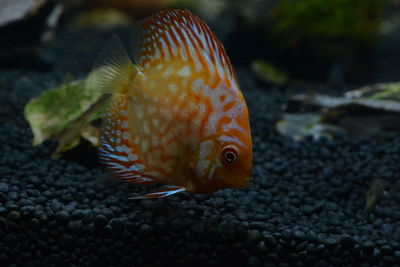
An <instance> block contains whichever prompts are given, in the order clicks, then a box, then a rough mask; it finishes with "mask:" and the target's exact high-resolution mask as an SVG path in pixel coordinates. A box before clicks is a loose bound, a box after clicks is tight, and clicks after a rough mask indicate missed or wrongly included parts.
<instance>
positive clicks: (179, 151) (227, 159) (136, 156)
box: [89, 10, 252, 198]
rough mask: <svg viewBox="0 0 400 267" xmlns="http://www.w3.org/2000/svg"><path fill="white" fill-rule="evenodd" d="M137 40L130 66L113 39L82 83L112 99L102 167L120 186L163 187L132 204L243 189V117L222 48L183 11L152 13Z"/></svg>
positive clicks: (247, 166)
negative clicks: (126, 183)
mask: <svg viewBox="0 0 400 267" xmlns="http://www.w3.org/2000/svg"><path fill="white" fill-rule="evenodd" d="M140 33H141V36H140V39H139V43H138V44H137V49H136V64H133V63H132V61H131V60H130V58H129V56H128V54H127V52H126V51H125V50H124V49H123V47H122V45H121V44H120V42H119V41H118V39H117V38H115V37H114V38H113V39H112V40H111V41H110V42H109V43H108V45H107V46H106V48H105V50H103V52H102V53H101V54H100V56H99V59H98V61H97V63H96V64H95V68H94V71H93V72H92V74H91V75H90V77H89V81H90V86H91V87H93V88H94V90H102V91H104V92H108V93H111V94H112V100H111V105H110V108H109V111H108V113H107V115H106V116H105V118H104V122H103V127H102V134H101V144H100V148H99V154H100V158H101V160H102V162H103V163H104V164H105V165H106V166H107V167H108V168H109V169H110V170H111V171H113V172H114V173H116V174H117V176H118V177H119V178H121V179H124V180H126V181H129V182H133V183H149V184H154V183H160V184H167V185H168V186H167V187H166V188H164V189H162V190H160V191H157V192H153V193H150V194H147V195H145V196H143V197H138V198H151V197H163V196H167V195H171V194H174V193H177V192H182V191H189V192H192V193H212V192H215V191H217V190H220V189H223V188H241V187H246V186H247V183H248V181H249V179H250V177H251V168H252V143H251V133H250V125H249V119H248V111H247V106H246V102H245V99H244V97H243V95H242V93H241V91H240V89H239V85H238V82H237V79H236V76H235V73H234V70H233V68H232V66H231V64H230V62H229V59H228V57H227V55H226V53H225V50H224V48H223V46H222V44H221V43H220V42H219V41H218V39H217V38H216V36H215V35H214V34H213V33H212V32H211V30H210V29H209V28H208V26H207V25H206V24H205V23H204V22H202V21H201V20H200V19H199V18H198V17H197V16H195V15H193V14H192V13H190V12H189V11H187V10H166V11H160V12H158V13H156V14H155V15H153V16H151V17H150V18H148V19H146V20H144V21H143V22H142V23H141V24H140Z"/></svg>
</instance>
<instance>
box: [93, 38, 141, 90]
mask: <svg viewBox="0 0 400 267" xmlns="http://www.w3.org/2000/svg"><path fill="white" fill-rule="evenodd" d="M136 74H137V67H136V66H134V65H133V63H132V61H131V59H130V58H129V55H128V53H127V52H126V50H125V48H124V46H123V45H122V43H121V41H120V39H119V38H118V36H117V35H113V36H112V37H111V39H110V40H109V41H108V42H107V43H106V45H105V46H104V48H103V50H102V52H101V53H100V54H99V56H98V57H97V60H96V61H95V63H94V65H93V68H92V71H91V72H90V74H89V76H88V79H87V86H88V87H89V88H90V89H91V90H94V91H96V92H101V93H110V94H112V93H126V91H127V90H128V89H129V88H131V86H132V84H133V81H134V79H135V76H136Z"/></svg>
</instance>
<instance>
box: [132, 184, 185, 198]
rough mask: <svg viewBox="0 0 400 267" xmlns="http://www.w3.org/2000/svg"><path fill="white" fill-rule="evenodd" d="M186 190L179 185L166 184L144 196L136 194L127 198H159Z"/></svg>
mask: <svg viewBox="0 0 400 267" xmlns="http://www.w3.org/2000/svg"><path fill="white" fill-rule="evenodd" d="M184 191H186V188H184V187H180V186H166V187H163V188H161V189H160V190H157V191H153V192H151V193H148V194H146V195H144V196H138V197H130V198H129V199H148V198H161V197H167V196H171V195H173V194H176V193H179V192H184Z"/></svg>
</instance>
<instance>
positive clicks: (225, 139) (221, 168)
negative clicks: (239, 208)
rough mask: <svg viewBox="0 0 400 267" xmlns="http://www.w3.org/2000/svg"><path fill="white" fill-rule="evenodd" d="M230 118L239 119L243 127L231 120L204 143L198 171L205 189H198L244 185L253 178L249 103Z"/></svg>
mask: <svg viewBox="0 0 400 267" xmlns="http://www.w3.org/2000/svg"><path fill="white" fill-rule="evenodd" d="M238 118H239V119H238ZM240 118H241V119H240ZM230 121H239V125H240V126H241V127H237V125H236V124H235V123H230V124H229V125H227V127H225V128H223V130H222V131H221V132H216V133H215V134H214V135H213V136H212V137H208V138H207V139H205V140H203V141H201V143H200V146H199V153H198V156H197V157H196V160H197V164H196V174H197V178H198V179H199V180H200V181H202V185H204V188H205V189H204V190H196V191H204V192H205V193H210V192H214V191H217V190H220V189H224V188H244V187H247V185H248V182H249V180H250V179H251V172H252V165H253V151H252V139H251V132H250V125H249V120H248V114H247V107H246V105H245V103H244V105H242V109H241V112H240V114H232V119H231V120H230Z"/></svg>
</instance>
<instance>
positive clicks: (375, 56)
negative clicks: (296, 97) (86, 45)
mask: <svg viewBox="0 0 400 267" xmlns="http://www.w3.org/2000/svg"><path fill="white" fill-rule="evenodd" d="M399 7H400V1H398V0H334V1H333V0H329V1H324V0H301V1H299V0H252V1H240V0H199V1H195V0H86V1H85V0H71V1H61V2H59V1H52V0H36V1H26V0H3V1H2V2H1V3H0V48H1V49H0V67H1V68H31V69H37V70H48V69H51V68H53V66H54V64H56V61H57V60H60V59H59V58H57V57H59V56H60V55H49V54H48V53H46V48H47V47H48V46H49V45H50V46H51V45H52V41H53V40H54V39H55V38H58V36H60V35H62V34H63V32H65V31H67V32H69V33H74V32H79V33H83V34H82V35H71V37H73V38H76V40H75V42H76V45H77V46H79V44H80V43H83V42H85V41H88V40H89V39H91V36H92V35H96V34H97V35H101V34H104V35H107V36H109V35H110V34H111V33H112V32H120V33H122V35H124V34H125V35H129V29H130V28H131V26H132V25H133V24H134V22H135V21H137V20H140V19H142V18H145V17H146V16H149V15H151V14H153V13H154V12H156V11H157V10H160V9H165V8H188V9H190V10H192V11H193V12H194V13H196V14H198V15H199V16H200V17H201V18H202V19H203V20H205V21H206V22H207V24H208V25H209V26H210V27H211V28H212V30H213V31H214V32H215V33H216V34H217V36H218V37H219V38H220V40H221V41H222V43H223V44H224V46H225V47H226V49H227V52H228V55H229V57H230V58H231V60H232V62H233V64H234V65H236V66H240V67H242V68H245V69H252V65H253V63H254V62H256V61H257V62H263V63H265V64H267V65H268V66H271V67H272V68H273V70H274V69H277V70H279V71H280V72H283V73H285V75H286V76H287V77H290V79H291V80H301V81H307V82H314V83H320V84H321V83H322V84H327V85H329V86H333V87H337V88H341V87H344V86H349V85H362V84H368V83H375V82H387V81H397V80H399V76H400V49H399V47H400V17H399V15H400V9H399ZM79 37H81V38H82V39H79ZM127 39H128V38H127ZM89 41H90V40H89ZM102 45H103V44H99V45H98V47H100V48H101V46H102ZM63 49H65V48H63ZM67 49H68V48H67ZM70 49H74V48H73V47H71V48H70ZM96 49H97V47H94V48H93V50H90V51H87V59H88V60H87V61H88V62H89V61H91V60H92V59H93V58H94V57H95V56H96V54H97V52H98V51H99V50H96ZM80 60H83V61H82V62H80ZM88 62H87V63H86V62H85V59H82V58H78V59H77V61H76V64H77V65H82V64H83V68H78V69H80V70H81V69H82V70H87V67H86V64H89V63H88ZM66 71H68V70H66ZM69 71H71V72H74V70H69ZM268 75H269V74H268V73H267V76H268ZM271 75H272V74H271ZM268 79H269V77H267V80H268ZM272 81H274V78H272Z"/></svg>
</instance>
